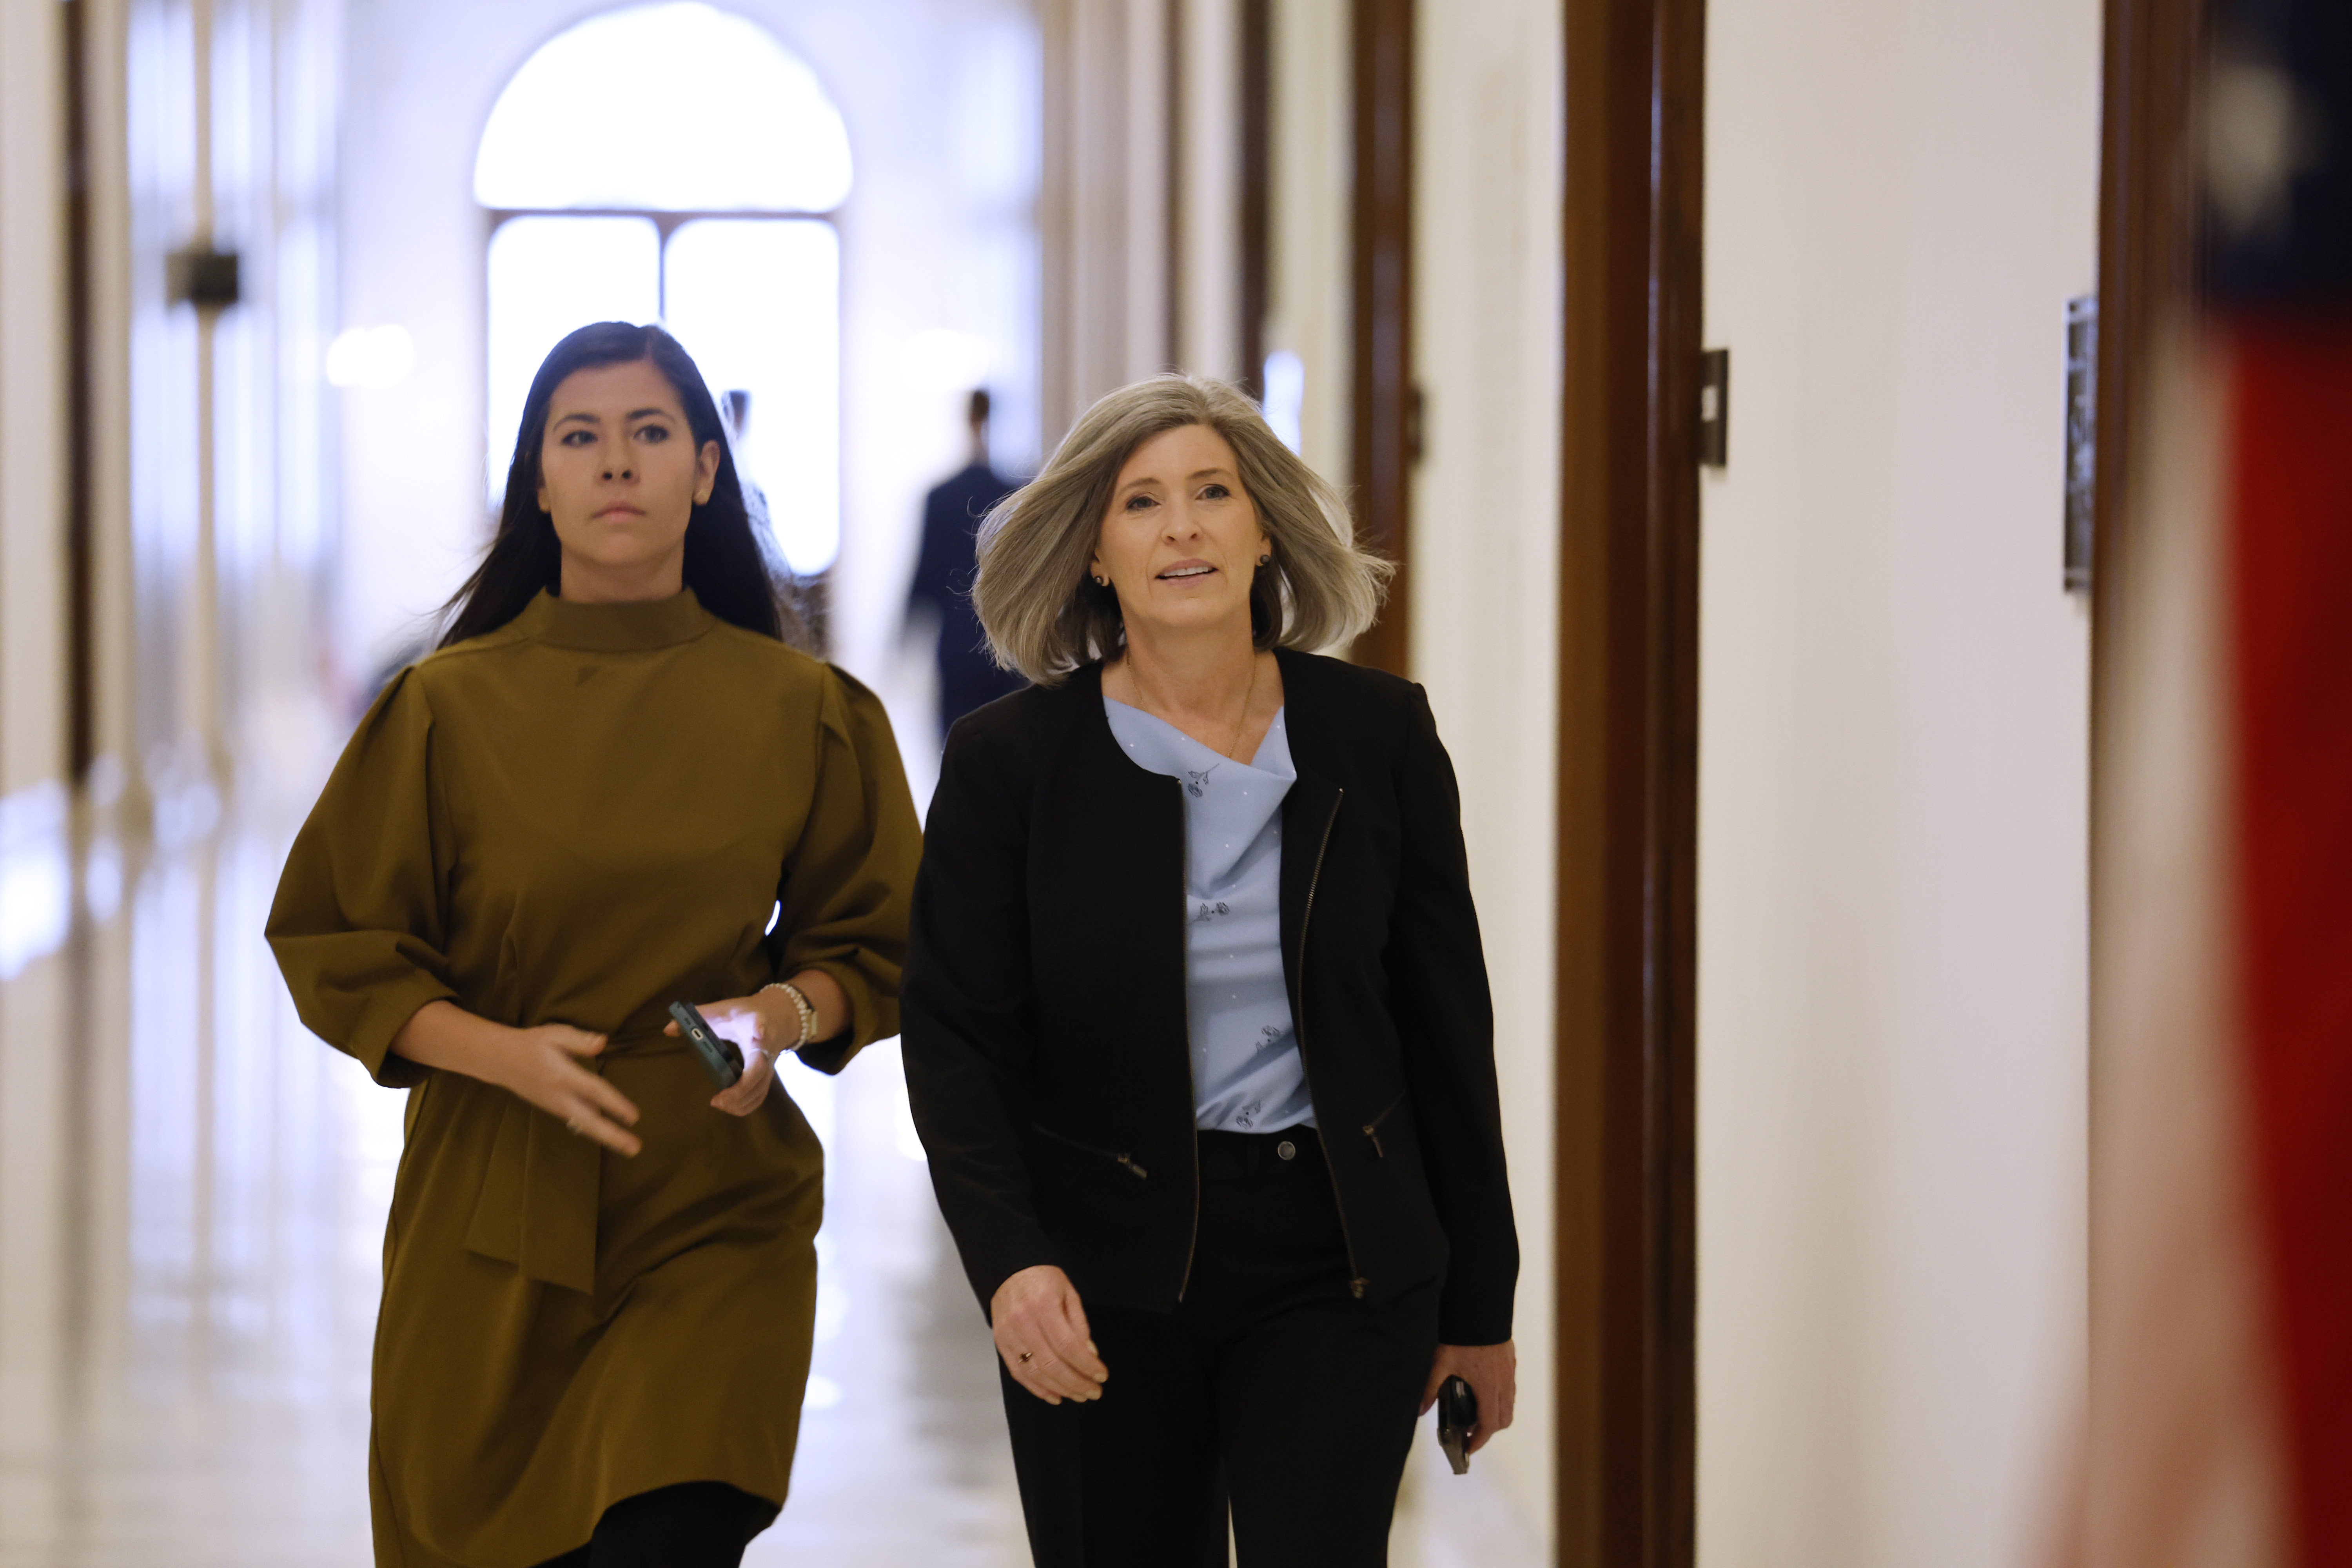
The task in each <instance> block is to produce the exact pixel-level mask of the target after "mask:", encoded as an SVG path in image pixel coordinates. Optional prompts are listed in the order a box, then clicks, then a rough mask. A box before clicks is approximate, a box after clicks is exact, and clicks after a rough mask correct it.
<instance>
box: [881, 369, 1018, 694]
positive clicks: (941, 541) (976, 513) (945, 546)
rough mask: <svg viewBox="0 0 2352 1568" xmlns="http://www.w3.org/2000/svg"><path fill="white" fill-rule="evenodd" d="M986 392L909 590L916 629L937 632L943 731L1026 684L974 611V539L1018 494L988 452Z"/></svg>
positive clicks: (938, 495) (974, 403) (926, 505)
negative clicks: (999, 658)
mask: <svg viewBox="0 0 2352 1568" xmlns="http://www.w3.org/2000/svg"><path fill="white" fill-rule="evenodd" d="M988 409H989V396H988V389H987V388H986V387H981V388H978V389H977V390H975V391H974V392H973V393H972V395H971V404H970V405H969V413H968V414H967V416H966V419H967V422H968V423H969V425H970V426H971V461H970V462H968V463H966V464H965V465H964V466H963V467H962V468H959V469H958V470H956V472H955V473H954V474H953V475H952V476H951V477H950V478H948V479H942V480H940V482H939V483H938V484H936V485H934V486H932V487H931V492H930V494H929V495H928V496H925V497H924V498H923V546H922V552H921V553H919V555H917V556H916V557H915V581H914V584H913V585H912V586H911V587H909V588H908V590H907V618H908V626H909V627H910V628H917V627H919V628H921V630H922V631H924V632H928V631H929V628H930V627H932V626H937V627H938V628H939V631H938V636H939V647H938V649H937V652H936V654H935V655H934V658H935V661H936V663H937V665H938V668H939V672H940V735H941V736H942V737H944V736H945V735H946V734H947V732H948V731H949V730H950V729H952V728H953V727H954V725H955V721H957V720H959V719H961V718H962V717H963V716H964V715H965V714H967V713H969V712H971V710H973V709H975V708H977V707H979V706H981V704H982V703H984V702H992V701H994V700H996V699H997V698H999V697H1002V696H1003V695H1004V694H1005V693H1006V692H1008V691H1017V690H1019V689H1021V688H1022V687H1024V686H1025V685H1027V684H1028V682H1026V681H1024V680H1023V679H1021V678H1020V677H1019V676H1018V675H1015V674H1013V672H1012V671H1010V670H1005V669H1000V668H997V665H996V660H995V659H994V658H992V657H990V655H989V651H988V634H987V633H986V632H984V631H983V630H982V629H981V625H980V616H978V615H977V614H976V613H974V611H973V610H972V607H971V571H972V562H973V559H974V555H973V548H974V547H973V540H974V537H975V536H976V535H977V534H978V532H979V531H980V525H981V522H982V520H984V519H985V518H986V517H987V516H988V513H989V510H990V509H991V508H992V507H994V506H995V505H996V503H997V502H998V501H1001V500H1003V499H1004V498H1005V497H1006V496H1008V495H1010V494H1012V493H1013V489H1014V488H1015V485H1014V481H1013V480H1011V479H1006V478H1005V477H1004V476H1003V474H1000V473H998V472H997V471H996V467H995V464H994V463H993V462H992V460H991V458H990V457H989V450H988Z"/></svg>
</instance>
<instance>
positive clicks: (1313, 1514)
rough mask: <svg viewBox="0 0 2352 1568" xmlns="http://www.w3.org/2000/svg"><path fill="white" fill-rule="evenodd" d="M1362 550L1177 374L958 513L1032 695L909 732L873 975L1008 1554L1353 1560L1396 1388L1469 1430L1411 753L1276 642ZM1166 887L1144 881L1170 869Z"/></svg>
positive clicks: (1473, 1159) (1008, 657) (1430, 851)
mask: <svg viewBox="0 0 2352 1568" xmlns="http://www.w3.org/2000/svg"><path fill="white" fill-rule="evenodd" d="M1388 572H1389V566H1388V564H1387V563H1385V562H1383V561H1381V560H1380V559H1379V558H1378V557H1376V556H1373V555H1371V554H1370V553H1368V552H1365V551H1363V550H1361V549H1359V548H1358V547H1357V545H1356V544H1355V542H1354V541H1353V538H1352V531H1351V529H1350V527H1349V518H1348V513H1347V509H1346V507H1345V505H1344V504H1343V503H1342V502H1341V500H1340V499H1339V495H1338V493H1337V492H1336V491H1334V490H1333V489H1331V487H1330V486H1329V485H1328V484H1327V483H1325V482H1324V481H1323V480H1322V479H1318V478H1317V477H1316V475H1315V473H1314V471H1313V470H1312V469H1310V468H1307V465H1306V464H1304V463H1302V462H1300V461H1299V460H1298V458H1296V457H1294V456H1293V455H1292V454H1291V453H1290V452H1289V451H1288V450H1286V448H1285V447H1283V446H1282V444H1281V443H1280V442H1278V441H1276V439H1275V437H1274V435H1273V433H1272V432H1271V431H1269V430H1268V429H1267V428H1266V426H1265V420H1264V419H1262V418H1261V417H1260V416H1259V415H1258V411H1257V410H1256V409H1255V407H1254V406H1252V405H1251V404H1250V402H1249V400H1248V399H1247V398H1246V397H1244V396H1243V395H1242V394H1241V393H1240V392H1238V391H1236V390H1235V389H1234V388H1233V387H1231V386H1228V385H1225V384H1223V383H1221V382H1214V381H1203V380H1196V379H1192V378H1190V377H1186V376H1176V375H1171V376H1161V377H1160V378H1158V379H1156V380H1152V381H1147V382H1144V383H1141V384H1138V385H1135V386H1130V387H1128V388H1126V389H1125V390H1124V391H1120V392H1115V393H1113V394H1111V395H1109V396H1108V397H1106V398H1104V399H1103V400H1102V401H1101V402H1100V403H1098V404H1097V405H1095V406H1094V407H1093V408H1092V409H1090V410H1089V411H1088V412H1087V415H1086V416H1085V417H1084V418H1082V419H1080V420H1079V421H1078V424H1077V427H1076V429H1074V430H1072V431H1071V432H1070V435H1069V437H1068V439H1066V441H1064V442H1063V443H1062V447H1061V450H1060V451H1058V452H1056V453H1055V456H1054V459H1053V461H1052V462H1051V463H1049V464H1047V465H1046V467H1045V472H1044V473H1043V474H1041V475H1040V476H1038V478H1037V479H1036V480H1035V482H1034V483H1032V484H1031V485H1029V486H1028V487H1027V488H1025V489H1022V490H1020V491H1018V492H1016V493H1015V494H1014V495H1013V496H1012V497H1011V498H1009V499H1008V500H1005V501H1004V502H1003V504H1001V505H1000V506H999V507H998V508H997V509H996V510H995V511H993V512H992V514H991V515H990V517H989V520H988V522H987V526H986V530H985V531H984V533H983V534H982V539H981V543H980V572H979V576H978V579H977V584H976V586H975V588H974V591H973V599H974V603H975V606H976V607H977V609H978V610H979V612H980V618H981V621H982V625H983V626H984V627H985V628H986V630H987V634H988V638H989V643H990V646H991V647H992V648H993V649H994V651H995V655H996V658H997V659H998V660H999V661H1000V662H1001V663H1003V664H1004V665H1006V666H1007V667H1008V668H1015V669H1018V670H1019V671H1021V673H1023V674H1024V675H1026V676H1028V677H1029V678H1030V679H1031V680H1032V681H1034V682H1035V684H1034V685H1032V686H1031V687H1029V688H1028V689H1026V690H1024V691H1017V692H1014V693H1013V694H1012V695H1011V696H1009V697H1003V698H1000V699H998V700H996V701H994V702H992V703H990V704H988V705H987V706H986V707H984V708H981V709H978V710H975V711H973V712H971V713H969V714H967V715H965V716H964V717H963V718H962V719H961V721H958V722H957V724H956V726H955V728H954V729H953V730H952V731H950V732H949V735H948V743H947V750H946V752H945V754H944V755H943V756H942V757H941V758H940V782H939V788H938V790H937V792H936V793H935V794H934V795H932V797H931V815H930V824H929V830H928V832H927V833H926V835H925V837H924V847H923V863H922V868H921V869H920V871H919V873H918V874H917V877H916V881H915V909H914V915H913V919H912V921H911V926H910V930H909V946H908V963H907V971H906V978H905V981H904V984H903V985H902V988H901V996H902V1005H903V1009H904V1012H903V1033H902V1035H901V1041H902V1047H903V1051H904V1061H905V1064H906V1071H907V1089H908V1098H909V1100H910V1101H911V1102H912V1105H913V1108H914V1112H915V1124H916V1127H917V1129H918V1130H919V1131H920V1132H921V1133H922V1137H923V1144H924V1148H925V1150H926V1152H928V1153H929V1158H930V1163H931V1181H932V1184H933V1186H934V1187H935V1188H936V1189H937V1191H938V1194H939V1199H940V1209H941V1211H942V1212H943V1213H944V1214H945V1215H946V1216H947V1221H948V1227H949V1229H950V1231H952V1232H953V1233H954V1236H955V1239H956V1246H957V1249H958V1250H959V1252H960V1253H961V1255H962V1258H963V1265H964V1271H965V1273H966V1274H967V1276H969V1278H970V1279H971V1285H972V1289H973V1290H974V1292H975V1293H976V1294H977V1295H978V1296H979V1298H980V1300H981V1302H982V1305H983V1306H984V1307H985V1308H986V1310H987V1313H988V1320H989V1325H990V1329H991V1331H992V1334H993V1335H994V1338H995V1342H996V1349H997V1355H998V1360H999V1363H1000V1369H999V1370H1000V1374H1001V1379H1002V1383H1003V1394H1004V1411H1005V1420H1006V1424H1007V1426H1009V1427H1010V1429H1011V1436H1012V1439H1013V1462H1014V1467H1015V1469H1016V1471H1017V1473H1018V1476H1019V1478H1020V1483H1021V1505H1022V1511H1023V1513H1024V1515H1025V1517H1026V1519H1027V1521H1028V1526H1029V1541H1030V1546H1031V1549H1032V1551H1033V1552H1034V1556H1035V1559H1036V1561H1037V1562H1038V1563H1040V1564H1042V1565H1044V1568H1202V1564H1204V1563H1224V1562H1225V1560H1226V1540H1227V1536H1226V1527H1227V1521H1228V1517H1229V1516H1230V1521H1231V1525H1232V1531H1233V1539H1234V1540H1235V1541H1236V1542H1239V1545H1240V1549H1241V1559H1242V1562H1243V1563H1244V1564H1251V1563H1280V1564H1292V1563H1297V1564H1313V1565H1315V1568H1374V1565H1376V1564H1379V1563H1385V1562H1386V1561H1387V1549H1388V1535H1389V1523H1390V1518H1391V1514H1392V1513H1393V1511H1394V1510H1395V1506H1396V1493H1397V1483H1398V1481H1399V1479H1401V1478H1402V1474H1403V1470H1404V1462H1405V1456H1406V1454H1407V1452H1408V1450H1409V1448H1410V1447H1411V1444H1412V1433H1413V1427H1414V1423H1415V1421H1416V1419H1417V1416H1418V1414H1419V1413H1420V1412H1423V1411H1426V1410H1427V1409H1428V1407H1429V1405H1430V1403H1431V1401H1432V1399H1433V1397H1434V1395H1435V1394H1436V1392H1437V1390H1438V1388H1439V1386H1440V1385H1441V1384H1443V1383H1444V1381H1445V1379H1447V1378H1449V1377H1460V1378H1461V1379H1463V1380H1464V1381H1465V1382H1466V1383H1467V1384H1469V1385H1470V1387H1471V1389H1472V1390H1473V1391H1474V1393H1475V1395H1476V1398H1477V1405H1478V1413H1477V1415H1476V1418H1475V1424H1473V1425H1472V1426H1471V1428H1470V1432H1469V1444H1468V1446H1469V1447H1471V1448H1472V1449H1474V1450H1475V1448H1476V1447H1479V1446H1480V1445H1483V1444H1484V1443H1485V1442H1486V1439H1487V1438H1488V1437H1490V1436H1493V1435H1494V1434H1495V1433H1496V1432H1497V1431H1500V1430H1501V1429H1502V1428H1504V1427H1506V1426H1509V1425H1510V1424H1511V1406H1512V1402H1513V1399H1514V1397H1515V1393H1516V1384H1515V1378H1516V1373H1515V1370H1514V1368H1515V1361H1514V1355H1513V1352H1512V1348H1511V1298H1512V1292H1513V1288H1514V1285H1515V1283H1516V1281H1517V1274H1518V1241H1517V1232H1516V1231H1515V1229H1514V1228H1513V1225H1512V1220H1511V1195H1510V1187H1509V1184H1508V1182H1507V1179H1506V1175H1505V1171H1504V1162H1503V1134H1502V1116H1501V1110H1500V1107H1499V1105H1498V1103H1497V1096H1496V1084H1495V1047H1494V1015H1493V1009H1492V1007H1491V1006H1490V1005H1489V1003H1488V1000H1487V991H1486V961H1485V959H1484V957H1483V956H1482V954H1481V951H1480V947H1479V941H1478V916H1477V911H1476V910H1475V908H1474V907H1473V906H1472V903H1471V900H1470V876H1469V867H1468V864H1467V860H1466V857H1465V854H1464V851H1463V843H1462V820H1461V817H1462V805H1461V798H1460V795H1458V793H1457V792H1456V790H1455V787H1454V768H1453V764H1452V763H1450V762H1449V761H1447V759H1446V755H1445V748H1444V746H1443V745H1441V744H1440V743H1439V742H1438V739H1437V724H1436V721H1435V720H1434V719H1433V717H1432V716H1431V713H1430V709H1429V702H1428V699H1427V698H1426V697H1425V696H1424V694H1423V691H1422V689H1421V688H1419V687H1417V686H1414V685H1412V684H1410V683H1409V682H1406V681H1403V680H1400V679H1397V678H1396V677H1394V676H1392V675H1386V674H1383V673H1381V671H1378V670H1373V669H1364V668H1359V667H1357V666H1355V665H1352V664H1347V663H1343V662H1342V661H1340V660H1339V659H1336V658H1322V657H1319V656H1318V654H1316V653H1315V652H1314V651H1312V650H1314V649H1316V648H1318V647H1325V646H1328V645H1331V644H1335V643H1339V642H1343V641H1345V640H1347V639H1348V638H1349V637H1354V636H1355V635H1356V634H1357V633H1359V632H1360V631H1362V630H1363V629H1364V627H1365V626H1367V625H1368V624H1369V623H1370V621H1371V619H1372V617H1373V616H1374V614H1375V613H1376V612H1377V610H1378V608H1379V605H1380V595H1381V584H1382V582H1383V580H1384V579H1385V577H1386V576H1387V574H1388ZM1171 893H1174V894H1179V895H1181V896H1179V897H1176V898H1171V897H1170V896H1169V895H1170V894H1171Z"/></svg>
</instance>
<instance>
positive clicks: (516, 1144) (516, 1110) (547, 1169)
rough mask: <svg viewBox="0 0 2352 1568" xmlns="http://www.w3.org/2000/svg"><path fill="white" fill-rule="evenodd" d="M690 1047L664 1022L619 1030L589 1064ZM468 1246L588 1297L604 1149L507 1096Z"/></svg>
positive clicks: (469, 1229) (594, 1067)
mask: <svg viewBox="0 0 2352 1568" xmlns="http://www.w3.org/2000/svg"><path fill="white" fill-rule="evenodd" d="M686 1048H687V1047H686V1042H685V1041H683V1040H679V1039H675V1038H672V1037H668V1036H666V1035H664V1034H663V1033H662V1032H661V1029H660V1028H659V1026H648V1027H646V1028H641V1029H623V1030H616V1031H614V1034H613V1035H612V1036H611V1037H610V1038H609V1040H608V1041H607V1042H606V1044H605V1047H604V1052H603V1054H602V1055H600V1056H598V1057H596V1058H593V1059H592V1060H590V1061H589V1062H588V1063H586V1064H585V1065H586V1066H587V1067H589V1068H591V1069H592V1070H596V1071H602V1069H603V1065H604V1063H605V1062H607V1061H610V1060H612V1059H613V1058H616V1057H631V1058H635V1057H654V1056H666V1055H668V1054H670V1053H671V1052H674V1051H683V1050H685V1049H686ZM501 1098H502V1099H503V1100H505V1104H504V1105H503V1106H502V1107H501V1108H500V1110H499V1126H498V1131H497V1133H496V1134H495V1135H494V1136H493V1137H492V1139H491V1142H490V1157H489V1161H488V1164H487V1166H486V1167H485V1168H484V1170H483V1173H482V1190H481V1194H480V1195H479V1196H478V1197H477V1198H476V1199H475V1201H474V1218H473V1222H472V1223H471V1224H470V1225H469V1226H467V1230H466V1249H467V1251H468V1252H478V1253H479V1254H481V1255H482V1256H483V1257H485V1258H497V1259H499V1261H500V1262H503V1263H511V1264H513V1265H514V1266H515V1267H516V1268H520V1269H521V1270H522V1272H523V1274H524V1276H525V1277H526V1278H529V1279H538V1280H541V1281H543V1282H544V1283H546V1284H550V1285H559V1286H562V1288H563V1289H566V1290H578V1291H581V1292H582V1293H583V1294H585V1293H587V1292H589V1291H592V1290H593V1289H595V1284H596V1204H597V1196H598V1188H599V1186H600V1184H601V1180H602V1172H603V1163H602V1161H603V1155H604V1145H603V1144H601V1143H599V1142H596V1141H595V1140H594V1139H593V1138H583V1137H582V1136H581V1135H580V1134H578V1133H576V1132H573V1131H571V1130H570V1129H569V1128H567V1127H565V1126H564V1125H563V1122H562V1120H560V1119H559V1118H557V1117H553V1116H551V1115H549V1114H548V1113H547V1112H546V1111H544V1110H540V1109H539V1108H538V1107H536V1106H533V1105H531V1104H530V1103H528V1102H527V1101H525V1100H523V1099H522V1097H521V1096H520V1095H517V1094H509V1093H504V1092H503V1091H501Z"/></svg>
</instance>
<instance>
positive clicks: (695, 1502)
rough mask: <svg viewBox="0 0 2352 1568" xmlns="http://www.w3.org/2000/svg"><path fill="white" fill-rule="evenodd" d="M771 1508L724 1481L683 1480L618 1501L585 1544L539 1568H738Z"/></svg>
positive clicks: (765, 1524) (770, 1518)
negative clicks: (681, 1482) (744, 1551)
mask: <svg viewBox="0 0 2352 1568" xmlns="http://www.w3.org/2000/svg"><path fill="white" fill-rule="evenodd" d="M776 1511H777V1510H776V1505H775V1504H774V1503H772V1502H770V1501H768V1500H766V1499H765V1498H756V1497H753V1496H752V1495H751V1493H750V1492H747V1491H739V1490H737V1489H735V1488H733V1487H730V1486H729V1485H728V1484H727V1483H726V1482H724V1481H688V1482H687V1483H686V1484H685V1485H683V1486H675V1487H662V1488H659V1489H656V1490H654V1491H649V1492H639V1493H638V1494H637V1495H636V1496H635V1497H631V1498H623V1499H622V1500H620V1501H618V1502H616V1503H614V1505H613V1506H612V1507H610V1508H608V1509H606V1510H604V1518H602V1519H600V1520H598V1521H596V1533H595V1534H594V1535H593V1536H591V1537H590V1538H589V1541H588V1544H587V1545H585V1546H583V1547H581V1548H579V1549H578V1550H577V1551H573V1552H565V1553H564V1554H563V1555H562V1556H561V1557H554V1558H550V1559H549V1560H548V1561H547V1562H545V1563H541V1564H540V1568H737V1565H738V1564H739V1563H741V1562H742V1561H743V1549H744V1548H745V1547H747V1546H749V1545H751V1538H752V1537H753V1536H755V1535H757V1534H759V1533H760V1531H763V1530H765V1529H767V1528H768V1526H770V1525H771V1524H773V1523H774V1522H775V1521H776Z"/></svg>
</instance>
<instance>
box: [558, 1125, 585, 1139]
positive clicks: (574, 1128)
mask: <svg viewBox="0 0 2352 1568" xmlns="http://www.w3.org/2000/svg"><path fill="white" fill-rule="evenodd" d="M563 1128H564V1131H567V1132H569V1133H571V1134H572V1136H573V1137H574V1138H577V1137H579V1136H580V1134H581V1133H582V1132H583V1131H585V1129H584V1128H583V1127H582V1126H581V1125H580V1123H579V1122H577V1121H567V1122H565V1123H564V1124H563Z"/></svg>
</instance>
